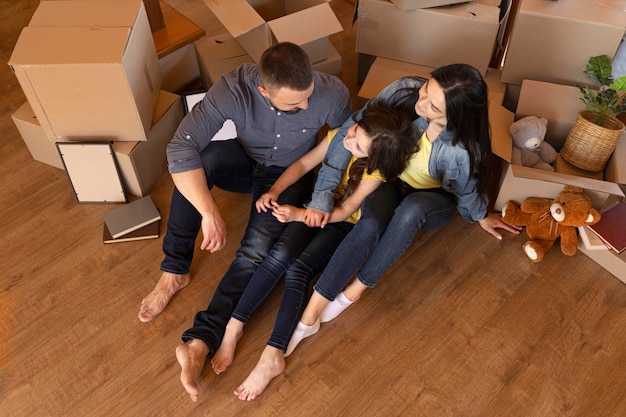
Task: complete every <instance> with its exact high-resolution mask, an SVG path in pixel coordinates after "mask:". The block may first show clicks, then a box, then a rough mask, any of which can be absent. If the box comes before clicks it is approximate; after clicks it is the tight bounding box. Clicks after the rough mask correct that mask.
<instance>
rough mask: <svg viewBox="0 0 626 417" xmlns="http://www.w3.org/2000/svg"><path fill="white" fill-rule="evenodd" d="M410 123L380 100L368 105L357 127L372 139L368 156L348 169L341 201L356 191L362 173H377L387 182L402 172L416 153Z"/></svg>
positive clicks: (402, 112)
mask: <svg viewBox="0 0 626 417" xmlns="http://www.w3.org/2000/svg"><path fill="white" fill-rule="evenodd" d="M411 121H412V118H411V116H410V115H409V114H407V112H406V111H403V110H401V109H396V108H392V107H390V106H389V105H386V104H384V103H383V102H382V101H380V100H373V101H370V102H369V103H368V104H367V106H366V107H365V109H364V110H363V114H362V118H361V120H359V121H358V125H359V127H360V128H361V129H363V130H364V131H365V133H367V135H368V136H369V137H370V138H371V139H372V142H371V144H370V149H369V156H368V157H367V158H359V159H357V160H356V161H354V163H353V164H352V166H351V167H350V171H349V173H348V174H349V181H348V184H349V185H348V189H347V190H346V192H345V194H344V195H343V198H342V200H345V199H346V198H348V197H349V196H350V195H351V194H352V193H353V192H354V190H356V188H357V187H358V185H359V183H360V182H361V178H362V177H363V173H364V172H367V173H368V174H371V173H372V172H374V171H375V170H378V171H379V172H380V173H381V174H382V175H383V176H384V177H385V178H386V179H391V178H394V177H397V176H398V175H400V173H401V172H402V171H404V168H405V167H406V164H407V161H408V160H409V157H410V156H411V155H412V154H413V153H415V152H416V151H417V144H416V140H415V136H414V132H413V128H412V126H411Z"/></svg>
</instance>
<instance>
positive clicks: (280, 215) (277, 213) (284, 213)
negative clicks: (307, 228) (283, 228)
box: [272, 203, 304, 223]
mask: <svg viewBox="0 0 626 417" xmlns="http://www.w3.org/2000/svg"><path fill="white" fill-rule="evenodd" d="M303 215H304V209H301V208H297V207H294V206H290V205H289V204H282V205H281V204H277V203H274V206H273V207H272V216H274V217H276V219H278V221H279V222H281V223H289V222H296V221H302V218H303Z"/></svg>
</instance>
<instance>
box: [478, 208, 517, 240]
mask: <svg viewBox="0 0 626 417" xmlns="http://www.w3.org/2000/svg"><path fill="white" fill-rule="evenodd" d="M478 223H480V226H481V227H482V228H483V229H485V230H486V231H487V233H489V234H490V235H493V236H494V237H495V238H496V239H499V240H502V235H501V234H500V233H498V232H497V231H496V229H504V230H506V231H509V232H511V233H513V234H516V235H519V234H520V232H521V231H522V227H520V226H511V225H510V224H507V223H505V222H503V221H502V215H501V214H499V213H489V215H488V216H487V217H485V218H484V219H482V220H479V221H478Z"/></svg>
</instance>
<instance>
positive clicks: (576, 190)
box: [565, 185, 583, 193]
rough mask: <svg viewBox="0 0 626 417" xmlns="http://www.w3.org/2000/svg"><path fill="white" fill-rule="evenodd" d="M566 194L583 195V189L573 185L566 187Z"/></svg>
mask: <svg viewBox="0 0 626 417" xmlns="http://www.w3.org/2000/svg"><path fill="white" fill-rule="evenodd" d="M565 192H567V193H582V192H583V189H582V188H580V187H575V186H573V185H566V186H565Z"/></svg>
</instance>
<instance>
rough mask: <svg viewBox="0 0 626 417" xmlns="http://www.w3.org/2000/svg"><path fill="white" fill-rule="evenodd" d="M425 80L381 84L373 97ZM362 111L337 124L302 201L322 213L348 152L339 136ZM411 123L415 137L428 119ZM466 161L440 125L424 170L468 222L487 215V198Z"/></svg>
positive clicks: (331, 197)
mask: <svg viewBox="0 0 626 417" xmlns="http://www.w3.org/2000/svg"><path fill="white" fill-rule="evenodd" d="M425 81H426V80H425V79H423V78H413V77H405V78H400V79H399V80H396V81H394V82H393V83H391V84H390V85H388V86H387V87H385V88H384V89H383V90H382V91H381V92H380V93H379V94H378V96H376V98H378V99H382V100H386V101H389V100H390V98H391V95H392V94H393V93H394V92H395V91H396V90H398V89H400V88H404V87H415V88H419V87H421V86H422V84H423V83H424V82H425ZM391 104H393V103H391ZM362 113H363V109H361V110H359V111H357V112H356V113H354V114H353V116H352V117H351V118H350V119H349V120H347V121H346V122H345V123H344V124H343V125H342V126H341V129H340V130H339V131H338V132H337V134H336V135H335V137H334V139H333V141H332V142H331V143H330V145H329V148H328V151H327V152H326V157H325V158H324V161H323V163H322V166H321V168H320V170H319V172H318V174H317V182H316V183H315V190H314V192H313V196H312V198H311V201H310V202H309V203H308V204H307V205H306V206H307V207H310V208H312V209H315V210H319V211H323V212H326V213H330V212H332V209H333V205H334V195H333V190H334V189H335V188H336V186H337V184H338V183H339V180H340V178H341V175H342V174H343V172H344V171H345V168H346V166H347V165H348V161H349V160H350V156H351V154H350V152H349V151H348V150H347V149H345V148H344V147H343V138H344V137H345V135H346V133H347V131H348V127H350V126H351V125H352V124H354V120H359V119H360V118H361V115H362ZM413 126H414V127H415V129H416V130H417V132H418V133H419V135H417V137H418V138H419V137H421V136H422V134H423V133H424V132H425V131H426V129H427V128H428V122H427V121H426V119H425V118H423V117H420V118H418V119H417V120H415V121H414V122H413ZM469 162H470V160H469V154H468V152H467V151H466V150H465V148H463V146H462V145H460V144H457V145H456V146H453V145H452V132H450V131H448V130H447V129H445V128H444V129H443V130H442V131H441V133H440V134H439V136H438V137H437V140H435V141H434V142H433V144H432V150H431V154H430V160H429V162H428V172H429V174H430V175H431V176H432V177H433V178H434V179H435V180H436V181H437V182H438V183H439V184H441V187H442V188H443V189H444V190H446V191H448V192H449V193H452V194H454V196H455V197H456V204H457V209H458V211H459V213H460V214H461V215H462V216H463V217H464V218H465V219H466V220H468V221H469V222H473V221H476V220H481V219H484V218H485V217H486V216H487V205H488V200H487V197H486V196H484V195H483V196H481V195H479V194H478V191H477V186H478V181H477V180H476V178H475V177H474V176H471V175H470V172H469V166H470V163H469Z"/></svg>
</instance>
